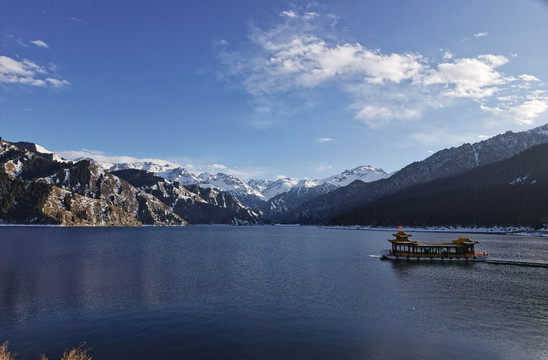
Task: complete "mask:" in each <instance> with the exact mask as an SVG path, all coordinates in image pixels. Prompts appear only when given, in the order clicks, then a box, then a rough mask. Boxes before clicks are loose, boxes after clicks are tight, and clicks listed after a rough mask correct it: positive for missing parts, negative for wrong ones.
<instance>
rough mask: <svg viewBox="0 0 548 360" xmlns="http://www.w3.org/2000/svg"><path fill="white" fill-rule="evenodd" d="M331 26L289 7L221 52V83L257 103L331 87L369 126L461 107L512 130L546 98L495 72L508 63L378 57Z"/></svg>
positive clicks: (528, 81) (498, 58)
mask: <svg viewBox="0 0 548 360" xmlns="http://www.w3.org/2000/svg"><path fill="white" fill-rule="evenodd" d="M311 14H313V15H311ZM334 23H336V19H335V17H334V16H333V15H331V14H327V15H323V14H321V13H319V12H311V11H310V9H309V8H307V9H298V8H293V9H290V10H286V11H282V12H281V13H280V16H279V17H278V21H277V23H274V24H270V25H265V26H252V27H251V28H250V32H249V37H248V38H249V42H248V43H247V44H245V45H244V46H240V47H238V48H236V49H232V48H230V47H229V46H225V47H223V48H222V50H221V54H220V55H221V56H220V59H222V61H223V64H224V72H223V75H224V79H225V80H229V81H231V82H232V84H234V83H236V84H239V86H240V87H241V89H242V90H243V91H245V92H246V93H248V94H250V95H251V96H252V97H253V98H254V99H261V101H260V102H263V103H264V102H270V103H274V102H280V101H283V99H284V98H287V97H289V96H288V94H299V95H300V96H302V94H303V93H304V94H306V93H312V92H311V91H312V90H314V89H321V88H325V87H327V86H330V87H331V88H332V89H338V90H340V91H342V92H344V93H346V94H348V95H349V99H350V103H349V106H348V108H349V109H351V110H352V111H353V112H354V117H355V118H356V119H357V120H359V121H361V122H363V123H364V124H366V125H368V126H371V127H383V126H388V125H390V124H393V123H394V122H402V121H417V120H418V119H421V118H422V117H423V116H424V114H425V113H426V112H428V111H429V110H432V109H440V108H447V107H451V106H453V104H456V103H459V104H462V103H463V102H468V103H469V105H471V106H473V107H475V108H476V109H478V110H480V111H482V110H483V111H485V112H486V113H487V114H494V113H497V116H498V115H500V112H506V113H507V115H508V116H517V114H520V115H519V117H517V118H516V119H515V120H514V123H516V124H526V123H527V124H529V123H534V121H535V119H536V118H537V117H538V116H539V115H540V114H542V113H543V112H544V111H545V106H548V100H547V99H546V97H543V96H533V95H532V94H534V93H533V91H535V90H536V89H535V88H534V86H541V85H542V84H541V82H540V81H538V79H537V78H536V77H535V76H533V75H528V74H522V75H519V76H512V75H508V74H505V73H504V72H502V71H501V70H500V68H502V67H503V66H504V65H505V64H507V63H508V62H510V61H511V59H512V57H507V56H503V55H497V54H481V55H477V56H468V57H458V56H457V55H456V54H454V53H453V52H451V51H449V50H446V49H444V50H443V51H444V54H443V56H442V58H441V59H440V60H438V61H436V60H435V59H430V58H427V57H426V56H424V55H422V54H420V53H419V52H402V53H397V52H394V53H385V52H383V51H382V50H380V49H370V48H368V47H366V46H364V45H362V44H360V43H357V42H355V43H350V42H344V41H341V39H340V38H339V37H338V36H337V33H336V32H335V31H333V24H334ZM474 36H475V37H476V38H477V37H484V36H487V32H482V33H476V34H475V35H474ZM535 83H536V85H535ZM510 94H511V95H512V96H514V97H515V98H516V100H515V101H514V103H515V104H514V105H513V107H508V106H507V104H505V106H500V105H499V104H498V102H499V101H498V100H497V99H498V98H500V97H503V96H509V95H510ZM531 96H533V98H531Z"/></svg>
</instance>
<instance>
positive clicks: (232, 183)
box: [197, 173, 264, 200]
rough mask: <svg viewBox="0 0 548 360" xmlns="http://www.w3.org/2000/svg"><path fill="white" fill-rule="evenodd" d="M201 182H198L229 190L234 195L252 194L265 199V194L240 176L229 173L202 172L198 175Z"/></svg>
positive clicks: (206, 186) (201, 184)
mask: <svg viewBox="0 0 548 360" xmlns="http://www.w3.org/2000/svg"><path fill="white" fill-rule="evenodd" d="M198 179H199V180H200V183H199V184H197V185H199V186H201V187H205V188H211V187H214V188H218V189H221V190H224V191H227V192H229V193H231V194H233V195H236V196H238V195H252V196H257V197H259V198H261V199H263V200H264V196H263V194H261V193H260V192H259V191H257V190H255V189H253V188H252V187H251V186H249V185H248V184H246V183H245V182H243V181H242V180H240V179H239V178H237V177H235V176H232V175H227V174H223V173H217V174H216V175H213V174H210V173H202V174H200V175H198Z"/></svg>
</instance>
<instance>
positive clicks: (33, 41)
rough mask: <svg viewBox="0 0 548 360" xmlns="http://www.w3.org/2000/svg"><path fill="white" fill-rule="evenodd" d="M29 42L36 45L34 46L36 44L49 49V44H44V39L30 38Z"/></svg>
mask: <svg viewBox="0 0 548 360" xmlns="http://www.w3.org/2000/svg"><path fill="white" fill-rule="evenodd" d="M30 43H31V44H34V45H36V46H38V47H41V48H46V49H49V45H48V44H46V43H45V42H44V41H42V40H32V41H31V42H30Z"/></svg>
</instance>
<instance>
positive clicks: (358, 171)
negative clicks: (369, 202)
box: [322, 165, 389, 187]
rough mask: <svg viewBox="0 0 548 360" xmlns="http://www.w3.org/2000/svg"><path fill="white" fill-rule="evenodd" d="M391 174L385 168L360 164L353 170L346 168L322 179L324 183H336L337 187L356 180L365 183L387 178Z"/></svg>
mask: <svg viewBox="0 0 548 360" xmlns="http://www.w3.org/2000/svg"><path fill="white" fill-rule="evenodd" d="M388 176H389V175H388V174H387V173H386V171H384V170H383V169H377V168H374V167H372V166H370V165H365V166H358V167H356V168H354V169H352V170H345V171H343V172H342V173H340V174H338V175H334V176H331V177H328V178H325V179H323V180H322V183H328V184H332V185H335V186H336V187H341V186H346V185H348V184H350V183H351V182H354V181H356V180H360V181H363V182H365V183H368V182H372V181H377V180H380V179H384V178H387V177H388Z"/></svg>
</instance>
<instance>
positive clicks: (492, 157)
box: [285, 124, 548, 224]
mask: <svg viewBox="0 0 548 360" xmlns="http://www.w3.org/2000/svg"><path fill="white" fill-rule="evenodd" d="M544 143H548V124H546V125H543V126H540V127H537V128H535V129H531V130H527V131H523V132H518V133H514V132H511V131H508V132H506V133H504V134H500V135H497V136H495V137H492V138H490V139H487V140H483V141H480V142H478V143H475V144H468V143H467V144H463V145H461V146H459V147H454V148H450V149H445V150H441V151H438V152H436V153H435V154H433V155H432V156H430V157H428V158H426V159H425V160H423V161H418V162H414V163H412V164H410V165H407V166H406V167H404V168H403V169H401V170H400V171H398V172H396V173H395V174H393V175H391V176H390V177H388V178H386V179H381V180H379V181H375V182H370V183H363V182H361V181H355V182H353V183H351V184H350V185H348V186H345V187H341V188H338V189H336V190H334V191H331V192H329V193H326V194H324V195H321V196H318V197H316V198H314V199H312V200H310V201H308V202H306V203H303V204H302V205H301V206H299V208H297V209H296V210H295V211H294V212H293V213H292V214H289V215H288V216H287V218H286V219H285V221H287V222H291V223H299V224H321V223H324V222H326V221H328V219H330V218H332V217H334V216H336V215H338V214H340V213H342V212H344V211H348V210H351V209H353V208H357V207H359V206H364V205H366V204H368V203H370V202H372V201H374V200H376V199H379V198H381V197H383V196H387V195H390V194H393V193H395V192H398V191H401V190H403V189H405V188H408V187H410V186H413V185H417V184H421V183H426V182H428V181H432V180H436V179H441V178H446V177H450V176H455V175H459V174H462V173H464V172H466V171H467V170H470V169H473V168H476V167H478V166H481V165H487V164H491V163H493V162H496V161H500V160H505V159H508V158H510V157H512V156H514V155H517V154H519V153H521V152H523V151H525V150H527V149H530V148H531V147H533V146H535V145H539V144H544Z"/></svg>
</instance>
